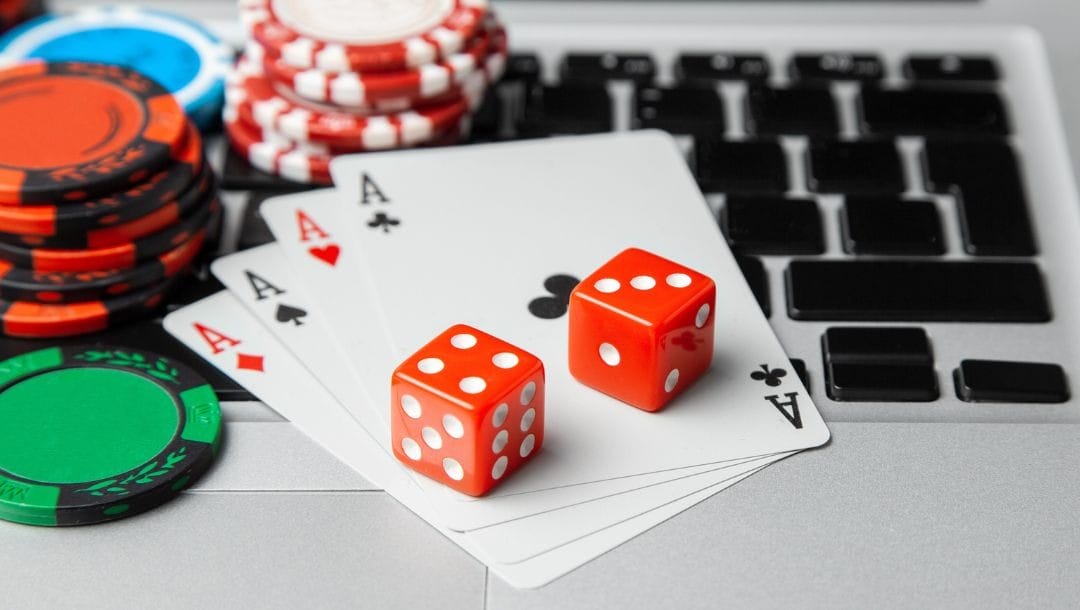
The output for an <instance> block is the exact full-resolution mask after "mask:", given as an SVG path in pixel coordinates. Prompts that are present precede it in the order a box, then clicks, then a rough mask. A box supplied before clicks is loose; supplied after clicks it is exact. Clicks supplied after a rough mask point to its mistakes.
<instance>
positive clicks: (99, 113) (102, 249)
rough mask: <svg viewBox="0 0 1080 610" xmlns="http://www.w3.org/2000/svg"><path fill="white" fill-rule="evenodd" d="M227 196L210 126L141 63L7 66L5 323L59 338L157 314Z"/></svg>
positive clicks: (3, 78) (2, 129)
mask: <svg viewBox="0 0 1080 610" xmlns="http://www.w3.org/2000/svg"><path fill="white" fill-rule="evenodd" d="M220 220H221V204H220V203H219V201H218V198H217V185H216V179H215V178H214V174H213V171H212V170H211V169H210V168H209V166H208V165H207V164H206V163H205V161H204V158H203V143H202V138H201V137H200V135H199V131H198V130H197V129H196V128H195V126H194V124H193V123H192V122H191V121H190V120H189V119H188V117H187V116H186V115H185V113H184V109H183V108H182V107H181V106H180V104H179V103H178V102H177V100H176V98H175V97H173V96H172V95H171V94H170V93H169V92H168V91H166V90H165V88H164V87H163V86H161V85H159V84H158V83H157V82H155V81H153V80H151V79H149V78H147V77H146V76H143V75H142V74H140V73H138V72H135V71H133V70H130V69H127V68H123V67H120V66H112V65H105V64H94V63H82V62H43V61H31V62H27V63H24V64H19V65H16V66H12V67H8V68H6V69H3V70H0V325H2V326H0V331H2V333H3V334H4V335H7V336H19V337H59V336H69V335H78V334H84V333H90V332H95V331H99V330H104V329H106V328H109V327H111V326H113V325H115V324H118V323H120V322H123V321H126V320H129V319H133V318H137V317H140V316H142V315H144V314H149V313H151V312H154V311H155V310H156V309H157V307H158V306H159V305H160V304H162V302H163V300H164V299H165V298H166V297H167V295H168V294H169V293H170V291H171V289H172V288H173V286H174V284H175V283H176V281H177V280H178V278H179V277H180V276H181V275H182V273H183V272H184V271H185V270H186V269H188V268H189V267H190V266H191V264H192V263H193V262H194V261H195V260H196V258H197V257H198V255H199V253H200V251H201V250H202V249H203V247H204V244H206V243H207V242H208V241H213V239H214V238H215V237H216V230H217V228H218V226H219V224H220Z"/></svg>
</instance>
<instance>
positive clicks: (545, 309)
mask: <svg viewBox="0 0 1080 610" xmlns="http://www.w3.org/2000/svg"><path fill="white" fill-rule="evenodd" d="M579 283H581V280H579V279H577V278H576V277H574V276H572V275H553V276H551V277H549V278H548V279H546V280H544V289H545V290H547V291H548V292H550V293H551V295H552V296H543V297H537V298H535V299H533V300H532V301H531V302H530V303H529V312H530V313H531V314H532V315H534V316H536V317H538V318H540V319H541V320H556V319H558V318H561V317H563V316H565V315H566V311H567V309H568V308H569V306H570V293H571V292H573V291H574V288H576V287H577V285H578V284H579Z"/></svg>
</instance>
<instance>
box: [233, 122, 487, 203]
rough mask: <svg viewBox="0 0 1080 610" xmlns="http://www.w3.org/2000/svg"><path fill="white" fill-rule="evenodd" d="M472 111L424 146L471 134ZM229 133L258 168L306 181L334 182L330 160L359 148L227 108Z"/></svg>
mask: <svg viewBox="0 0 1080 610" xmlns="http://www.w3.org/2000/svg"><path fill="white" fill-rule="evenodd" d="M469 119H470V117H469V116H468V115H466V116H464V117H462V118H461V120H460V121H459V122H458V123H457V124H454V125H451V126H450V127H449V128H448V129H447V130H446V131H444V132H441V133H437V134H434V135H433V137H432V138H431V139H430V140H428V141H426V142H424V143H422V144H420V146H447V145H450V144H454V143H456V142H458V141H459V140H460V139H461V138H462V137H464V136H465V135H467V134H468V129H469ZM224 124H225V133H226V135H227V136H228V139H229V144H230V145H231V146H232V147H233V150H235V151H236V152H237V154H239V155H240V156H241V157H243V158H244V159H246V160H247V162H248V163H250V164H251V165H252V167H254V168H255V169H258V170H259V171H263V172H266V173H268V174H273V175H275V176H280V177H282V178H286V179H288V180H293V181H295V182H303V183H305V184H322V185H330V184H332V179H331V177H330V163H331V161H333V160H334V158H335V157H337V156H340V155H344V154H351V153H354V152H356V151H352V150H343V149H337V148H334V147H331V146H327V145H325V144H317V143H312V142H297V141H295V140H293V139H291V138H289V137H288V136H285V135H283V134H281V133H279V132H276V131H274V130H272V129H260V128H259V127H258V126H255V125H251V124H249V123H247V122H246V121H244V120H243V118H242V117H240V116H239V115H237V114H236V112H235V109H232V108H227V109H226V111H225V121H224Z"/></svg>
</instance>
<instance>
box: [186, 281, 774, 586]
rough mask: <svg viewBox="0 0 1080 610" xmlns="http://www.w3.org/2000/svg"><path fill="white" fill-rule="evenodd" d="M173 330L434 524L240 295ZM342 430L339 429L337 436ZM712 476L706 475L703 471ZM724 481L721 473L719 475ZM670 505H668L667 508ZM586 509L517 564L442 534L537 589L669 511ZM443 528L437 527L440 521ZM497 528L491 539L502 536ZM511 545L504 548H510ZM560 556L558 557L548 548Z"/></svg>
mask: <svg viewBox="0 0 1080 610" xmlns="http://www.w3.org/2000/svg"><path fill="white" fill-rule="evenodd" d="M165 328H166V330H168V331H169V332H170V333H171V334H172V335H173V336H175V337H177V338H178V339H179V340H180V341H181V342H183V343H184V344H185V345H187V346H188V347H189V348H191V349H192V350H194V351H195V352H196V353H198V354H199V355H200V356H202V357H203V358H205V359H206V360H208V361H209V362H210V363H212V364H213V365H214V366H216V367H217V368H219V369H220V370H221V371H223V372H224V373H225V374H227V375H229V376H230V377H232V378H233V379H235V380H237V382H239V383H240V384H242V385H243V386H244V387H245V388H247V389H248V390H249V391H251V392H252V393H253V394H255V395H256V396H258V397H259V398H260V399H261V400H263V401H264V402H265V403H266V404H268V405H269V406H270V407H271V408H274V409H275V410H277V411H278V412H279V413H281V414H282V415H284V416H285V417H287V418H288V419H289V420H290V421H291V422H292V423H293V424H294V425H296V426H297V427H298V428H299V429H300V430H302V431H303V432H304V433H305V434H309V435H311V436H318V437H320V438H321V439H322V440H321V441H320V442H321V443H322V444H323V446H324V447H326V448H327V449H328V450H330V451H331V453H333V454H334V455H336V456H338V457H339V458H341V459H342V460H344V461H345V463H346V464H348V465H349V466H351V467H352V468H354V469H356V470H357V471H358V472H360V473H361V474H363V475H364V476H366V477H368V478H369V479H371V480H372V482H375V483H376V484H377V485H380V486H383V487H385V488H386V489H387V490H388V491H391V493H393V495H394V496H395V497H396V498H398V499H399V500H400V501H402V502H403V503H404V504H405V505H406V506H407V507H409V508H410V509H411V510H413V511H414V512H416V513H417V514H418V515H419V516H421V517H422V518H424V519H425V520H427V521H429V522H433V523H434V521H433V515H432V513H431V507H430V506H429V505H427V504H426V503H425V501H424V500H425V498H424V496H423V495H422V493H421V492H420V490H419V489H418V488H417V487H416V486H415V485H413V484H412V482H411V480H410V479H409V478H408V477H407V476H404V471H403V470H401V469H400V468H398V467H396V466H395V465H394V464H393V463H392V461H391V458H389V456H387V455H386V453H385V452H382V451H380V450H379V449H378V448H377V447H376V444H375V443H374V442H373V440H372V439H371V438H370V437H368V436H367V435H366V434H365V433H364V432H362V431H361V430H359V427H358V426H357V425H356V422H355V421H353V420H352V419H351V418H350V417H349V415H348V414H347V412H346V411H345V410H344V409H343V408H341V407H340V405H338V404H337V403H336V401H334V399H333V397H332V396H331V395H330V393H329V392H328V391H327V390H326V389H324V388H323V387H322V386H321V385H319V384H318V383H317V381H316V380H315V379H314V377H313V376H312V375H311V374H310V372H309V371H308V370H306V368H305V367H304V365H303V364H301V363H300V362H299V361H298V360H296V359H295V358H294V357H293V356H292V355H291V354H290V353H289V352H288V351H287V350H286V349H285V348H284V347H283V346H282V345H281V344H280V343H279V342H277V341H275V340H274V339H273V338H271V337H269V336H268V335H267V334H266V333H265V332H264V329H263V328H262V326H261V325H260V323H259V322H258V321H256V320H255V319H254V318H252V317H251V316H250V315H248V314H247V312H246V311H245V309H244V307H243V305H241V304H240V303H239V302H238V301H237V300H236V299H235V298H234V297H232V295H230V294H229V293H227V292H221V293H218V294H216V295H213V296H211V297H208V298H206V299H203V300H202V301H199V302H197V303H195V304H193V305H191V306H188V307H185V308H183V309H181V310H178V311H176V312H173V313H172V314H170V315H169V316H167V317H166V319H165ZM333 429H337V430H338V431H339V433H337V434H333V433H331V432H332V430H333ZM760 462H761V461H760V460H759V461H756V462H749V463H747V467H748V468H750V469H751V470H752V469H754V468H760V467H761V466H760V465H759V464H760ZM726 472H728V473H729V474H724V475H722V476H720V478H719V479H717V480H715V485H716V486H717V487H726V486H728V485H730V484H734V483H735V482H737V481H738V480H741V479H742V478H743V477H744V475H745V473H746V472H747V469H746V468H743V469H739V470H738V471H736V470H735V469H732V470H729V471H726ZM702 478H703V479H705V478H706V476H705V475H703V476H702ZM713 479H716V477H713ZM616 502H618V500H617V499H614V498H613V499H610V500H608V501H607V503H608V504H609V505H610V506H609V508H617V506H615V505H614V504H615V503H616ZM661 508H662V509H663V508H666V507H661ZM577 510H578V508H577V507H574V508H570V509H566V510H565V511H562V516H560V517H549V520H551V521H555V522H559V521H561V522H562V523H563V524H564V525H567V524H569V527H566V528H560V529H561V532H560V533H561V534H562V535H561V537H560V538H559V539H558V540H554V541H549V540H538V539H535V538H534V539H532V540H529V541H528V542H527V543H526V544H523V545H515V546H514V547H513V548H514V549H516V551H517V553H518V554H519V555H523V556H525V557H524V559H523V560H522V561H519V562H515V563H514V564H513V565H508V564H501V563H499V561H498V560H497V559H496V558H495V557H494V555H492V553H490V552H489V551H488V550H487V549H485V548H484V547H485V545H486V544H489V541H485V542H481V543H477V542H475V541H474V540H472V539H471V537H470V535H467V534H458V533H455V532H452V531H450V530H448V529H445V528H439V529H440V531H441V532H442V533H443V534H444V535H445V536H447V537H448V538H450V539H451V540H453V541H454V542H455V543H457V544H459V545H460V546H461V547H462V548H463V549H465V550H466V551H467V552H469V553H470V554H472V555H473V556H474V557H476V558H477V559H479V560H480V561H482V562H484V563H486V564H488V565H489V566H490V567H491V568H492V570H493V571H495V572H496V573H497V574H499V575H500V576H501V577H502V578H503V579H504V580H506V581H507V582H508V583H510V584H511V585H513V586H519V587H532V586H540V585H542V584H545V583H547V582H550V581H551V580H553V579H554V578H557V577H558V576H560V575H562V574H565V573H566V572H568V571H570V570H572V569H573V568H575V567H577V566H579V565H581V564H582V563H584V562H587V561H589V560H591V559H593V558H595V557H597V556H599V555H600V554H602V553H603V552H606V551H607V550H610V549H611V548H614V547H615V546H617V545H618V544H621V543H622V542H625V541H626V540H628V539H629V538H631V537H633V536H634V535H636V534H637V533H639V532H640V531H642V530H640V529H638V527H643V528H647V527H651V525H653V524H655V523H658V522H659V520H662V518H666V517H664V516H663V515H666V514H668V513H667V512H661V513H660V514H658V515H651V514H650V513H649V512H648V511H644V512H636V511H634V510H632V509H623V510H621V511H620V512H616V513H615V515H614V518H613V519H609V520H606V521H604V522H602V523H601V526H602V529H601V530H600V531H598V532H593V531H592V530H591V529H589V528H592V527H593V526H594V524H595V521H596V520H595V513H597V512H599V511H600V510H602V507H600V506H596V507H588V508H586V509H584V510H587V511H589V512H590V513H591V514H590V515H588V517H591V520H590V519H589V518H579V517H578V516H576V515H575V511H577ZM658 519H659V520H658ZM436 527H437V526H436ZM496 531H497V528H492V534H489V536H491V537H496V538H497V537H498V536H497V535H496V534H494V532H496ZM505 546H506V545H505V542H503V541H500V545H499V546H498V548H497V549H496V550H498V551H499V552H505ZM548 549H551V550H552V551H554V552H556V553H557V557H556V558H554V559H552V558H549V557H548V556H547V552H546V551H547V550H548Z"/></svg>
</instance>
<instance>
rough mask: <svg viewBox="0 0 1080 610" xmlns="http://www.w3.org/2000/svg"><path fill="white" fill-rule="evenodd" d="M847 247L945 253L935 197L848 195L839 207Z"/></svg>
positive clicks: (859, 250)
mask: <svg viewBox="0 0 1080 610" xmlns="http://www.w3.org/2000/svg"><path fill="white" fill-rule="evenodd" d="M840 224H841V227H842V233H843V241H844V251H845V252H848V253H851V254H882V255H939V254H944V253H945V240H944V237H943V236H942V231H941V219H940V218H939V217H938V210H937V206H935V205H934V202H932V201H905V200H901V199H898V198H895V197H848V198H847V200H846V201H845V202H844V207H843V208H842V209H841V211H840Z"/></svg>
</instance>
